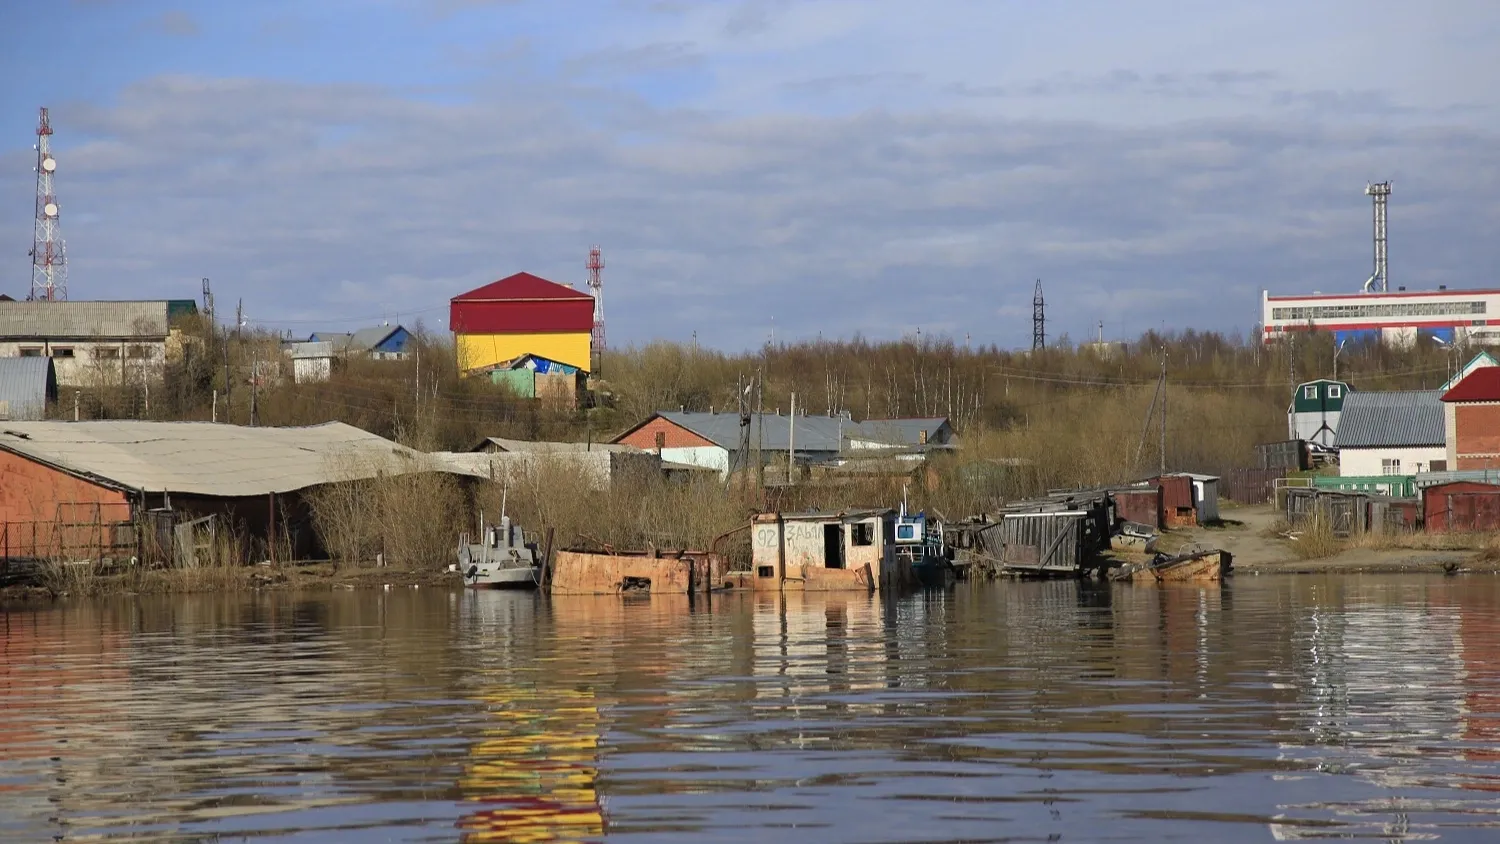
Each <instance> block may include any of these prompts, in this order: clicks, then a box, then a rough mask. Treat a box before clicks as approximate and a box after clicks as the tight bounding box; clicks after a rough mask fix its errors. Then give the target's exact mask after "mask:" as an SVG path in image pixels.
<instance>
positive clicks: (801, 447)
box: [656, 410, 855, 452]
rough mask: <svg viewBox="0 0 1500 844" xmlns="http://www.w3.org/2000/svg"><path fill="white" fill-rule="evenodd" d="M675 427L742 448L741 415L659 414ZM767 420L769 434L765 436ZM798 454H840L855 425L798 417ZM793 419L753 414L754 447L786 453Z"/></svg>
mask: <svg viewBox="0 0 1500 844" xmlns="http://www.w3.org/2000/svg"><path fill="white" fill-rule="evenodd" d="M656 415H657V416H660V417H661V418H663V419H666V420H667V421H668V422H671V423H673V424H674V425H681V426H682V427H684V428H686V429H688V430H689V431H692V432H693V433H695V434H697V435H698V436H700V437H703V438H704V439H706V440H708V441H709V442H712V443H714V444H715V445H718V446H721V447H723V448H726V449H728V450H730V451H736V450H738V449H739V447H740V415H739V414H738V413H699V412H692V411H689V412H686V413H684V412H679V411H671V410H669V411H663V412H660V413H658V414H656ZM762 419H764V424H765V435H764V437H762V436H761V424H762ZM796 419H797V421H796V432H797V437H796V438H797V442H796V447H797V450H798V451H801V452H810V451H823V452H837V451H839V443H840V433H841V432H842V431H843V430H844V429H845V428H846V427H847V428H848V429H850V430H852V429H853V428H854V427H855V423H854V422H851V421H850V420H848V419H841V418H839V417H837V416H798V417H796ZM790 423H791V417H789V416H784V415H782V414H779V413H765V414H755V413H752V414H751V415H750V447H751V448H752V449H753V448H755V447H756V446H757V445H758V446H759V447H760V448H762V449H764V450H766V451H786V450H787V448H788V447H789V446H790V445H791V442H790V438H791V429H792V426H791V424H790Z"/></svg>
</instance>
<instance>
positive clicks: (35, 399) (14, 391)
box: [0, 357, 57, 421]
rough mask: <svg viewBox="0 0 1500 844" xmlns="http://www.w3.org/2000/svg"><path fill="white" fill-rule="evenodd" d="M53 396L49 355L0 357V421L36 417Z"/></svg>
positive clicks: (53, 372)
mask: <svg viewBox="0 0 1500 844" xmlns="http://www.w3.org/2000/svg"><path fill="white" fill-rule="evenodd" d="M48 399H52V400H54V401H55V400H56V399H57V372H56V370H55V369H54V368H53V365H52V358H44V357H34V358H0V421H11V420H39V419H45V418H46V416H47V400H48Z"/></svg>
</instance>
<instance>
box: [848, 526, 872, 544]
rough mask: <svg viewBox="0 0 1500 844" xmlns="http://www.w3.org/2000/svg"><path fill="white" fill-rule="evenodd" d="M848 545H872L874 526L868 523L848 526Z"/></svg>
mask: <svg viewBox="0 0 1500 844" xmlns="http://www.w3.org/2000/svg"><path fill="white" fill-rule="evenodd" d="M849 544H850V545H874V544H875V525H873V524H871V523H870V522H856V523H854V524H852V525H850V526H849Z"/></svg>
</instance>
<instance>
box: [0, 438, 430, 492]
mask: <svg viewBox="0 0 1500 844" xmlns="http://www.w3.org/2000/svg"><path fill="white" fill-rule="evenodd" d="M0 448H4V449H7V450H9V451H13V452H15V453H17V454H21V455H24V456H27V457H30V458H32V459H35V460H38V461H41V462H44V463H49V464H52V465H54V466H57V467H59V468H62V469H64V470H67V471H70V472H74V473H76V474H80V475H89V476H94V477H98V478H101V479H104V480H106V481H109V482H112V483H113V484H115V485H118V486H122V487H126V488H128V489H133V490H145V491H148V492H163V491H165V492H172V493H182V494H192V495H212V496H223V497H234V498H237V497H243V496H257V495H266V494H268V493H273V492H275V493H283V492H292V491H295V490H299V489H305V488H307V487H310V486H316V485H318V484H324V483H331V482H335V481H341V480H357V479H362V478H372V477H375V476H376V475H377V474H379V473H382V472H383V473H385V474H397V473H402V472H410V471H421V470H425V469H428V468H430V467H431V466H432V461H430V460H429V459H428V458H427V457H426V456H425V455H423V454H422V453H421V452H419V451H414V450H412V449H409V448H406V447H405V446H401V445H397V444H396V443H393V442H391V441H390V440H387V439H384V438H383V437H378V436H376V435H374V434H371V433H369V432H367V431H362V430H360V429H358V428H355V427H353V426H352V425H345V424H344V423H342V422H329V423H326V424H323V425H314V426H311V427H307V428H245V427H240V426H238V425H220V424H214V423H212V422H132V421H95V422H7V423H5V424H3V425H0Z"/></svg>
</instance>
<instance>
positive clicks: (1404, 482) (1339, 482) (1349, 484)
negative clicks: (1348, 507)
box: [1313, 475, 1417, 498]
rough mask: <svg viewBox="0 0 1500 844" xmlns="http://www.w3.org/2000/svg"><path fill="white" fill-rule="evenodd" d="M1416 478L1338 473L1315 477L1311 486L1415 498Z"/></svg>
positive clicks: (1409, 476)
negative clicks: (1335, 475)
mask: <svg viewBox="0 0 1500 844" xmlns="http://www.w3.org/2000/svg"><path fill="white" fill-rule="evenodd" d="M1415 482H1416V478H1415V477H1414V476H1412V475H1352V476H1350V475H1340V476H1338V477H1317V478H1314V479H1313V486H1315V487H1317V488H1318V489H1328V490H1337V491H1339V492H1364V493H1369V494H1371V495H1387V496H1390V497H1391V498H1415V497H1416V494H1417V487H1416V483H1415Z"/></svg>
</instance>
